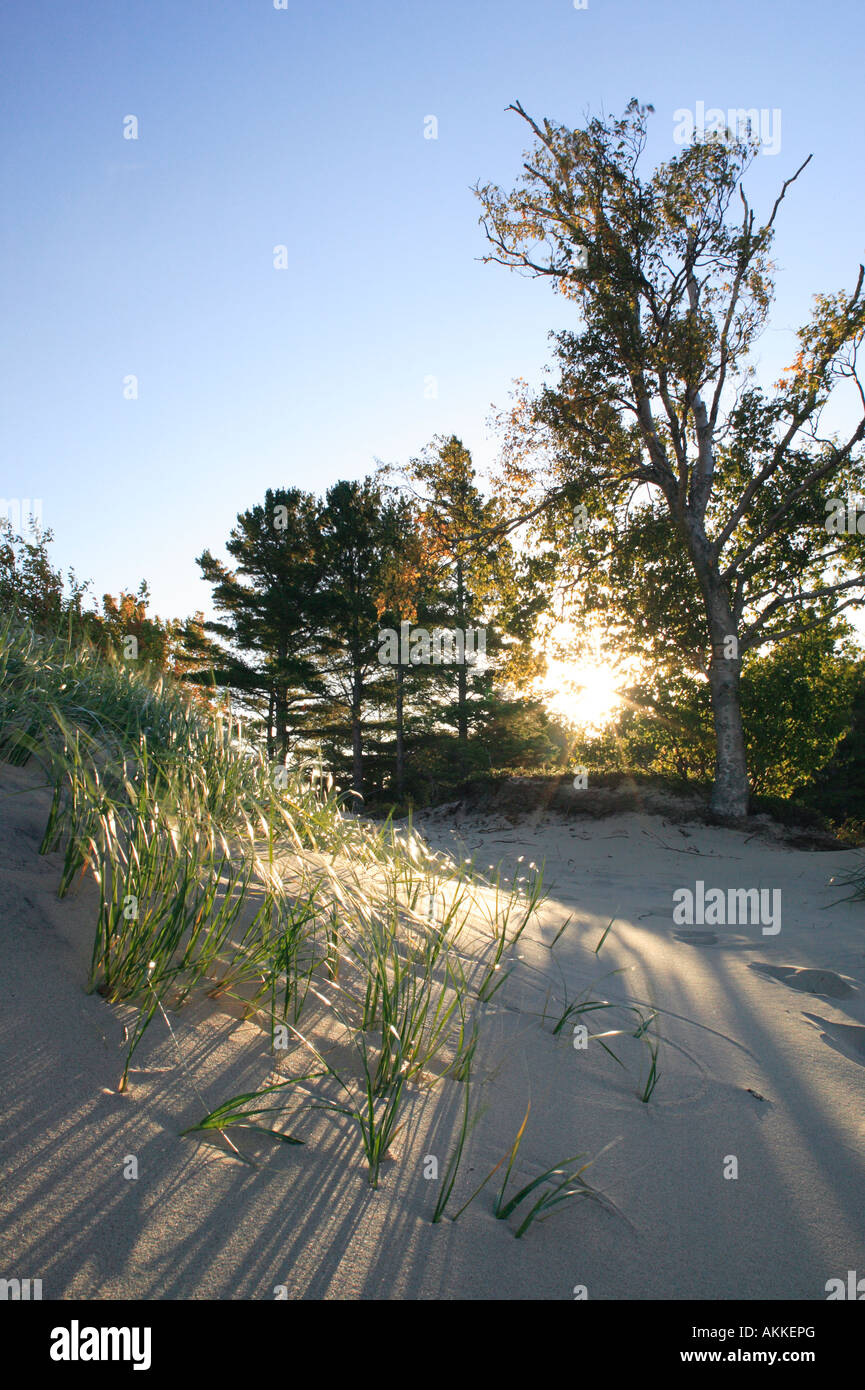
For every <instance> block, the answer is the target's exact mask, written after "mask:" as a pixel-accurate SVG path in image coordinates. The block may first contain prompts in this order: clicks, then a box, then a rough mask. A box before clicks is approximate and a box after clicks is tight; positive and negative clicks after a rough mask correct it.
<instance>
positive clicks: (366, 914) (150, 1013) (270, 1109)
mask: <svg viewBox="0 0 865 1390" xmlns="http://www.w3.org/2000/svg"><path fill="white" fill-rule="evenodd" d="M0 761H6V762H8V763H11V764H14V765H17V766H23V765H25V764H28V763H30V764H34V765H36V766H38V767H39V768H41V770H42V772H43V774H44V785H45V787H46V788H47V789H49V790H50V792H51V803H50V809H49V814H48V818H47V823H46V826H45V833H44V836H43V839H42V844H41V851H42V853H45V854H47V853H52V852H57V853H58V854H59V855H61V856H62V864H61V868H60V874H59V883H58V892H59V894H60V896H65V895H66V894H68V893H70V892H72V891H73V890H74V889H75V886H76V884H77V883H78V882H79V881H80V880H81V879H84V878H86V879H88V880H90V881H92V882H93V883H94V884H95V885H96V888H97V891H98V906H97V909H96V918H95V921H94V936H93V950H92V957H91V964H90V971H89V979H88V988H89V989H90V990H91V991H94V990H95V991H98V992H99V993H100V994H101V995H103V996H104V997H105V999H106V1000H107V1001H108V1002H109V1003H110V1004H115V1005H116V1004H120V1003H124V1004H127V1005H133V1006H134V1007H135V1009H136V1010H137V1012H136V1014H135V1017H134V1021H133V1023H132V1025H131V1027H130V1028H129V1029H128V1040H127V1050H126V1056H125V1060H124V1064H123V1069H122V1074H121V1076H120V1078H119V1087H118V1088H119V1089H121V1090H122V1089H124V1088H126V1087H127V1085H128V1082H129V1073H130V1064H131V1062H132V1060H133V1057H134V1054H135V1051H136V1049H137V1048H138V1046H139V1045H140V1043H141V1040H142V1038H143V1037H144V1035H145V1033H146V1031H147V1029H148V1027H149V1026H150V1024H151V1022H152V1021H153V1019H154V1018H155V1017H157V1015H161V1016H162V1018H163V1019H164V1020H165V1022H166V1024H167V1025H168V1027H169V1028H171V1024H170V1019H169V1014H168V1012H166V1011H167V1010H169V1011H170V1010H174V1011H176V1010H177V1009H179V1008H181V1007H182V1006H183V1005H184V1004H185V1003H187V1002H188V1001H189V1000H190V999H191V998H192V997H208V996H209V997H210V998H211V999H213V1000H218V999H225V998H230V999H232V1000H234V1001H236V1002H237V1003H238V1004H240V1005H242V1009H243V1012H244V1014H245V1016H246V1017H247V1018H249V1019H253V1020H255V1021H256V1022H257V1023H258V1024H259V1026H260V1027H261V1028H262V1029H263V1030H264V1032H265V1033H266V1034H267V1035H268V1037H269V1040H270V1047H271V1053H272V1058H273V1074H272V1078H271V1079H270V1080H269V1081H268V1082H267V1083H266V1084H264V1085H261V1086H259V1087H258V1088H257V1089H256V1090H254V1091H247V1092H244V1093H242V1094H240V1095H237V1096H233V1097H231V1098H230V1099H228V1100H225V1101H223V1102H222V1103H221V1104H220V1105H219V1106H217V1107H216V1108H215V1109H213V1110H211V1111H210V1112H209V1113H207V1114H204V1115H202V1117H201V1118H200V1119H199V1120H198V1122H197V1123H196V1124H194V1125H192V1126H190V1127H189V1128H188V1129H187V1130H186V1131H184V1133H186V1134H194V1133H198V1134H200V1133H205V1132H207V1131H217V1132H219V1133H221V1134H222V1135H223V1137H224V1138H225V1140H226V1142H227V1143H228V1144H229V1145H230V1147H231V1148H232V1149H233V1150H234V1152H235V1153H237V1154H238V1155H239V1156H240V1157H243V1155H242V1154H240V1153H239V1150H237V1149H236V1148H235V1146H234V1145H233V1144H232V1143H231V1140H230V1139H229V1138H228V1133H227V1132H228V1131H232V1130H236V1129H241V1130H243V1129H251V1130H254V1131H258V1132H264V1133H267V1134H270V1135H273V1136H275V1137H276V1138H277V1139H278V1140H280V1141H281V1142H283V1143H286V1144H289V1145H298V1144H302V1143H304V1142H306V1141H305V1139H304V1126H305V1124H306V1121H307V1120H308V1119H309V1118H310V1117H311V1115H312V1114H313V1113H317V1112H323V1113H325V1114H326V1115H329V1116H331V1117H332V1118H333V1119H334V1121H335V1122H336V1123H338V1124H340V1125H343V1124H345V1123H348V1125H349V1126H350V1128H352V1129H353V1131H354V1133H355V1134H356V1136H357V1140H358V1145H359V1149H360V1152H361V1153H362V1155H363V1158H364V1160H365V1162H366V1167H367V1174H368V1179H369V1182H370V1184H371V1186H373V1187H376V1186H377V1185H378V1182H379V1178H380V1173H381V1167H382V1163H383V1161H384V1160H385V1158H386V1157H387V1156H388V1154H389V1152H390V1151H391V1148H392V1146H393V1144H394V1141H395V1140H396V1138H397V1136H398V1134H399V1132H400V1130H401V1128H402V1125H403V1123H404V1106H405V1103H406V1099H407V1096H408V1095H409V1094H417V1093H419V1092H422V1091H424V1090H426V1089H432V1088H434V1087H437V1086H441V1085H442V1084H443V1083H444V1082H445V1081H449V1082H450V1083H453V1084H458V1085H461V1086H463V1087H464V1091H463V1096H462V1102H463V1105H462V1121H461V1124H460V1125H459V1130H458V1134H457V1140H456V1146H455V1147H454V1149H453V1151H452V1153H451V1156H450V1159H449V1160H448V1163H447V1165H446V1167H445V1172H444V1174H443V1181H442V1185H441V1187H440V1190H439V1194H438V1199H437V1202H436V1206H435V1210H434V1213H433V1217H432V1219H433V1221H434V1222H439V1221H440V1220H441V1219H442V1216H443V1215H444V1213H445V1209H446V1207H447V1206H448V1204H449V1201H450V1198H451V1196H452V1193H453V1189H454V1184H455V1181H456V1177H457V1172H458V1169H459V1166H460V1162H461V1159H462V1155H463V1150H464V1146H465V1144H466V1141H467V1138H468V1135H469V1133H470V1132H471V1130H472V1128H473V1126H474V1124H475V1123H476V1121H477V1119H478V1118H479V1114H478V1113H476V1114H475V1115H474V1117H472V1118H471V1119H470V1117H469V1094H470V1085H471V1074H472V1066H473V1061H474V1057H475V1051H476V1048H477V1046H478V1041H479V1034H480V1028H481V1024H482V1019H483V1016H484V1008H483V1006H484V1005H486V1004H488V1003H489V1001H490V1000H491V999H492V998H493V996H494V995H495V994H496V993H497V992H498V990H500V989H501V988H502V987H503V985H504V984H505V982H506V981H507V979H508V976H509V974H510V972H511V969H512V968H513V966H512V964H511V961H512V957H513V953H514V950H515V947H516V946H517V944H518V943H519V941H520V938H521V937H522V935H523V933H524V931H525V930H526V928H527V926H528V924H529V923H530V922H531V920H532V918H533V916H534V914H535V913H536V912H537V910H538V907H539V906H540V904H541V902H542V901H543V872H542V868H541V869H538V868H537V867H536V866H535V865H531V866H530V868H529V870H528V872H527V874H526V875H525V876H523V878H522V879H521V880H519V881H518V882H517V883H516V884H514V885H513V886H511V887H507V886H505V884H504V883H503V880H502V877H501V874H500V873H498V872H496V873H495V874H494V875H493V877H492V878H490V879H488V880H487V881H481V880H479V878H478V876H477V875H476V874H475V872H474V866H473V865H472V864H470V863H467V862H463V863H455V862H454V861H453V860H451V859H450V858H448V857H447V856H444V855H437V854H434V853H433V852H432V851H430V849H429V848H428V847H427V846H426V845H425V844H424V843H423V841H422V840H421V839H420V838H419V837H418V836H417V835H416V834H415V832H414V829H413V826H412V823H411V819H410V818H409V820H408V823H407V824H405V825H403V826H397V825H395V824H394V823H393V822H392V820H390V819H388V820H386V821H385V822H384V823H383V824H373V823H372V822H370V821H368V820H366V819H364V818H362V817H360V816H358V815H356V814H352V813H351V811H349V810H347V808H346V806H345V804H344V798H342V797H341V796H340V794H339V793H338V791H337V790H336V789H335V788H334V786H333V781H332V778H331V777H330V776H329V774H328V773H327V771H326V769H325V768H323V767H322V766H321V764H320V763H314V762H313V763H305V764H301V765H297V766H293V767H284V766H273V765H270V764H268V762H267V759H266V757H265V755H264V753H263V751H262V749H261V748H259V747H257V746H256V745H254V744H253V743H252V742H251V741H250V740H248V739H247V738H246V737H245V736H244V731H243V728H242V725H241V723H240V722H239V721H238V720H237V719H236V718H234V717H233V716H232V715H231V714H230V713H229V712H228V710H227V709H224V708H223V709H220V708H215V707H213V706H210V705H208V704H207V703H206V702H203V701H201V700H197V699H195V698H193V697H192V696H191V695H190V694H189V693H188V692H187V691H185V690H184V689H183V688H182V687H181V686H179V685H178V684H177V683H176V682H174V681H173V680H171V679H168V678H164V677H162V676H160V675H157V674H153V673H150V672H148V671H147V669H146V668H143V667H141V666H140V665H139V664H138V663H137V662H124V661H122V660H120V659H119V658H106V657H104V656H97V654H96V653H95V652H94V651H93V650H91V649H90V648H88V647H87V646H81V645H79V646H76V645H74V644H72V643H71V642H70V641H68V640H65V639H64V638H63V637H60V636H58V637H56V638H53V639H52V638H48V637H44V636H36V635H34V634H33V632H31V631H30V630H29V629H28V628H27V627H26V626H25V625H23V624H21V623H20V622H18V621H17V620H16V619H15V618H14V616H7V617H6V618H5V619H4V620H3V621H2V622H0ZM352 809H353V808H352ZM568 920H570V919H568ZM565 925H567V923H566V924H565ZM611 925H612V924H611ZM562 930H564V927H563V928H562ZM608 930H609V928H608ZM559 935H561V932H560V933H559ZM605 936H606V933H605ZM557 939H558V938H557ZM603 939H604V938H602V940H601V942H600V943H599V945H602V944H603ZM553 944H555V943H553ZM599 1007H607V1005H606V1003H598V1002H593V1001H591V1000H589V999H581V1000H580V1001H579V1003H578V1004H577V1005H566V1008H565V1012H564V1014H563V1015H562V1017H561V1018H560V1019H559V1021H558V1023H557V1024H556V1026H555V1028H554V1032H555V1033H559V1032H560V1031H561V1030H562V1028H563V1027H564V1025H565V1024H566V1022H567V1021H568V1020H569V1019H570V1018H572V1017H574V1016H577V1015H578V1014H581V1013H585V1012H588V1011H590V1010H592V1009H595V1008H599ZM171 1031H172V1034H173V1029H172V1030H171ZM638 1035H639V1034H638ZM599 1041H600V1038H599ZM175 1044H176V1045H177V1046H178V1047H179V1044H178V1042H177V1039H176V1037H175ZM602 1045H603V1043H602ZM334 1047H336V1049H337V1052H338V1054H339V1056H338V1058H337V1060H329V1059H328V1054H329V1053H330V1050H331V1049H332V1048H334ZM298 1058H300V1059H301V1065H300V1067H298V1065H297V1060H298ZM346 1058H347V1059H348V1060H346ZM340 1059H341V1060H340ZM181 1060H182V1058H181ZM310 1061H311V1062H312V1065H311V1066H310ZM653 1063H654V1058H653ZM286 1069H287V1070H288V1072H289V1074H288V1075H286ZM655 1081H656V1070H655V1069H654V1066H653V1070H652V1072H651V1073H650V1076H649V1080H648V1081H647V1083H646V1087H645V1088H644V1094H643V1097H642V1098H643V1099H646V1100H647V1099H648V1097H649V1095H651V1091H652V1089H653V1088H654V1084H655ZM527 1118H528V1116H527ZM286 1119H288V1121H289V1125H290V1128H289V1131H286V1129H285V1128H284V1123H285V1121H286ZM524 1129H525V1123H524V1125H523V1126H522V1127H521V1130H520V1133H519V1134H518V1136H517V1140H516V1142H515V1144H514V1146H513V1148H512V1150H511V1152H510V1154H509V1155H507V1154H506V1155H505V1156H504V1158H503V1159H502V1160H501V1161H500V1162H499V1163H498V1164H497V1165H496V1167H495V1168H494V1169H493V1170H492V1172H491V1173H490V1174H488V1176H487V1178H486V1179H484V1182H483V1183H482V1184H481V1186H480V1188H477V1189H476V1190H475V1192H473V1193H472V1195H471V1196H470V1197H469V1198H468V1200H467V1201H464V1202H463V1204H462V1206H461V1207H460V1208H459V1210H458V1211H457V1212H456V1214H455V1216H454V1217H453V1219H454V1220H455V1219H456V1218H457V1217H458V1216H459V1215H460V1214H461V1213H462V1212H463V1211H464V1210H465V1209H466V1207H467V1206H468V1205H469V1204H470V1203H471V1202H472V1201H473V1200H474V1198H475V1197H476V1196H477V1194H478V1192H479V1191H480V1190H481V1189H482V1188H483V1187H484V1186H485V1185H486V1183H487V1182H488V1181H489V1179H490V1178H491V1177H492V1176H493V1174H494V1173H495V1172H497V1171H498V1170H499V1168H500V1167H501V1166H502V1165H503V1164H504V1163H505V1162H506V1161H507V1164H508V1166H507V1171H506V1174H505V1181H504V1185H503V1187H502V1190H501V1192H500V1194H499V1197H498V1199H497V1202H496V1208H495V1214H496V1215H497V1216H499V1217H505V1216H507V1215H509V1214H511V1213H512V1212H514V1211H516V1210H517V1208H518V1207H520V1205H521V1204H522V1203H524V1202H526V1201H527V1199H528V1198H529V1197H530V1196H534V1200H533V1202H532V1203H531V1205H529V1206H527V1207H524V1208H523V1213H524V1214H523V1219H522V1221H521V1223H520V1225H519V1228H518V1229H517V1230H516V1232H515V1234H516V1235H517V1236H521V1235H523V1234H524V1232H525V1231H526V1230H527V1229H528V1228H529V1226H530V1225H531V1224H532V1223H533V1222H534V1221H535V1220H536V1219H539V1218H541V1217H543V1216H545V1215H547V1214H549V1212H550V1211H551V1210H552V1209H553V1208H555V1207H556V1206H558V1205H559V1204H560V1203H561V1202H564V1201H565V1200H566V1199H568V1198H571V1197H575V1196H578V1195H587V1189H586V1187H585V1185H584V1184H583V1183H582V1181H581V1177H580V1174H581V1172H582V1169H581V1168H576V1167H575V1164H576V1162H577V1160H576V1159H568V1160H566V1161H565V1162H564V1163H560V1164H558V1165H557V1166H556V1167H555V1168H550V1169H547V1170H546V1171H545V1172H544V1173H542V1174H541V1175H540V1176H538V1177H536V1178H533V1179H531V1181H530V1182H528V1183H527V1184H526V1185H524V1186H523V1187H522V1188H520V1189H519V1190H518V1191H517V1193H516V1194H515V1195H514V1196H511V1197H506V1188H507V1184H508V1181H509V1178H510V1174H511V1171H512V1168H513V1166H514V1163H515V1160H516V1157H517V1153H518V1150H519V1146H520V1141H521V1139H522V1135H523V1133H524ZM247 1161H249V1160H247Z"/></svg>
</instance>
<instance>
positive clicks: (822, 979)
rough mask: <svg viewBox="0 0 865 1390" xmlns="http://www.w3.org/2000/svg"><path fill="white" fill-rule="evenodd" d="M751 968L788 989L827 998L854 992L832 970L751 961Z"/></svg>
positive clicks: (854, 990) (845, 995) (844, 997)
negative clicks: (807, 968) (786, 986)
mask: <svg viewBox="0 0 865 1390" xmlns="http://www.w3.org/2000/svg"><path fill="white" fill-rule="evenodd" d="M751 969H752V970H756V971H757V972H758V973H759V974H760V975H768V976H769V978H770V979H772V980H778V981H779V983H780V984H782V985H789V987H790V989H798V990H801V992H802V993H803V994H822V995H824V996H825V998H827V999H848V998H849V997H850V995H851V994H855V993H856V987H855V986H854V985H852V984H850V983H849V981H847V980H845V979H844V977H843V975H836V974H835V971H834V970H806V969H803V968H801V967H799V966H796V965H762V964H760V963H758V962H757V961H753V960H752V961H751Z"/></svg>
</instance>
